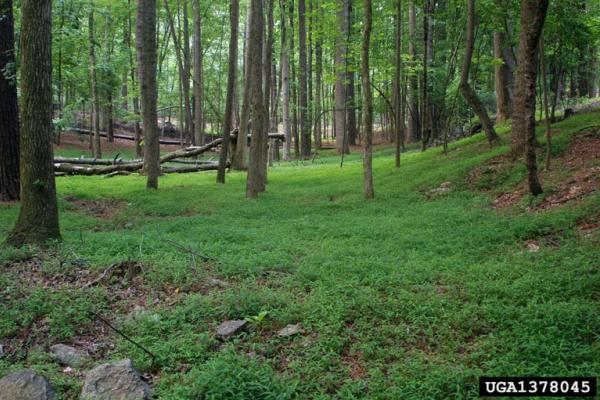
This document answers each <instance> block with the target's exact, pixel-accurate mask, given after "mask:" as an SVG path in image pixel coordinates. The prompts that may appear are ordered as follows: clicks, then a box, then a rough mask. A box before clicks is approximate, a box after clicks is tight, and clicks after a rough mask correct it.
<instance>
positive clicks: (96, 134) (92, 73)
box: [88, 0, 102, 158]
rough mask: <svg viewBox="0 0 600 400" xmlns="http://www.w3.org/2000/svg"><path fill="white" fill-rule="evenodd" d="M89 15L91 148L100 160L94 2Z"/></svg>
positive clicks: (91, 4)
mask: <svg viewBox="0 0 600 400" xmlns="http://www.w3.org/2000/svg"><path fill="white" fill-rule="evenodd" d="M90 7H91V9H90V14H89V16H88V31H89V32H88V34H89V59H90V86H91V91H92V110H93V111H92V113H93V117H92V118H93V127H94V140H93V142H92V148H93V150H94V151H93V153H94V157H95V158H102V149H101V144H100V99H99V96H98V78H97V76H96V39H95V38H94V36H95V35H94V0H92V1H91V3H90Z"/></svg>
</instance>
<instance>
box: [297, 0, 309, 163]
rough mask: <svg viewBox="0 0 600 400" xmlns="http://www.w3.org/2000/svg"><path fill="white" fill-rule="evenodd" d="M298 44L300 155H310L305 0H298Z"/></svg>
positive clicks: (305, 156)
mask: <svg viewBox="0 0 600 400" xmlns="http://www.w3.org/2000/svg"><path fill="white" fill-rule="evenodd" d="M298 45H299V47H300V49H299V58H300V60H299V62H300V136H301V138H302V139H301V140H302V157H304V158H305V159H307V158H309V157H310V150H311V138H310V126H309V121H308V82H307V68H308V67H307V61H306V2H305V0H298Z"/></svg>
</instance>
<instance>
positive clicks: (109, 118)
mask: <svg viewBox="0 0 600 400" xmlns="http://www.w3.org/2000/svg"><path fill="white" fill-rule="evenodd" d="M104 113H105V114H106V138H107V140H108V141H109V142H110V143H113V142H114V141H115V120H114V116H113V93H112V88H110V89H109V90H108V92H107V93H106V107H105V111H104Z"/></svg>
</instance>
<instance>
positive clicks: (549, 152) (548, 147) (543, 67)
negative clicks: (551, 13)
mask: <svg viewBox="0 0 600 400" xmlns="http://www.w3.org/2000/svg"><path fill="white" fill-rule="evenodd" d="M539 46H540V72H541V73H542V90H543V92H544V93H543V95H544V114H545V117H546V118H545V124H546V166H545V168H546V171H547V170H549V169H550V159H551V157H552V127H551V126H550V110H549V106H548V80H547V78H546V57H545V56H544V37H543V35H540V44H539Z"/></svg>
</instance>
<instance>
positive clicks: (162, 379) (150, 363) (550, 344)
mask: <svg viewBox="0 0 600 400" xmlns="http://www.w3.org/2000/svg"><path fill="white" fill-rule="evenodd" d="M552 129H553V132H554V138H553V139H554V141H553V148H552V151H553V153H552V155H553V159H552V163H551V166H550V170H549V171H540V179H541V181H542V183H543V185H544V187H545V188H546V190H545V193H544V195H542V196H538V197H533V196H531V195H529V194H528V191H527V189H526V169H525V166H524V165H523V164H522V163H519V162H511V161H510V160H509V159H508V157H507V156H506V155H507V152H508V137H509V134H510V132H509V128H508V126H499V127H497V130H498V132H499V134H500V136H501V141H502V144H501V145H500V146H494V147H490V146H489V145H488V144H487V143H486V141H485V137H484V135H483V134H477V135H475V136H473V137H470V138H466V139H462V140H459V141H457V142H454V143H451V144H450V145H449V149H448V153H447V154H443V150H442V149H441V148H434V149H431V150H429V151H427V152H423V153H420V152H416V151H408V152H405V153H403V155H402V166H401V168H400V169H396V168H395V167H394V165H393V159H392V157H390V155H392V154H393V152H394V149H393V148H391V147H386V146H381V147H378V149H377V151H376V152H375V154H374V176H375V182H376V188H377V198H376V199H375V200H373V201H370V202H364V201H363V199H362V196H361V194H360V192H359V190H357V188H359V187H360V186H361V180H362V165H361V156H360V154H359V153H357V152H353V153H352V154H350V155H348V156H347V157H346V160H345V163H344V166H343V168H340V166H339V156H337V155H335V154H334V152H333V151H327V150H326V151H322V152H320V153H319V154H318V156H317V157H315V159H314V160H312V161H311V160H308V161H305V162H298V163H275V165H274V166H273V167H272V169H270V170H269V190H268V191H267V192H266V193H265V194H264V195H263V196H262V197H261V199H260V201H250V202H249V201H248V200H246V199H245V198H244V196H243V190H242V187H243V186H244V185H245V174H243V173H241V172H230V173H229V174H228V181H229V184H228V185H225V186H215V185H214V176H215V174H214V173H213V172H203V173H194V174H184V175H177V176H173V175H166V176H163V177H161V190H160V191H155V192H148V191H146V190H145V189H144V185H143V181H144V179H145V178H144V177H143V176H139V175H137V174H132V175H130V176H118V177H113V178H111V179H105V178H102V177H81V176H72V177H59V178H57V187H58V201H59V209H60V223H61V229H62V235H63V238H64V240H63V241H62V242H61V243H56V244H53V245H51V246H50V248H48V249H46V250H40V249H39V248H35V247H24V248H21V249H14V248H1V249H0V265H1V272H2V273H1V274H0V304H2V311H0V338H2V339H0V376H1V375H5V374H6V373H7V372H10V371H13V370H20V369H23V368H24V367H27V368H32V369H34V370H37V371H39V372H41V373H43V374H44V375H45V376H47V377H48V378H49V380H50V382H51V384H52V386H53V387H54V388H55V390H56V391H57V392H58V394H59V398H63V399H76V398H78V397H79V394H80V392H81V386H82V382H83V378H84V376H85V373H86V371H87V370H88V369H90V368H91V367H93V366H94V365H97V364H101V363H105V362H108V361H111V360H121V359H132V360H133V364H134V365H135V366H136V368H138V369H139V370H140V371H141V373H142V376H143V379H144V380H145V381H146V382H147V383H148V384H150V386H151V387H152V389H153V391H154V395H155V397H157V398H161V399H198V398H238V399H242V398H244V399H287V398H306V399H316V398H319V399H327V398H331V399H334V398H338V399H339V398H344V399H351V398H374V399H399V398H402V399H423V398H433V399H447V398H464V399H467V398H476V397H477V390H478V389H477V377H478V376H482V375H486V376H566V375H569V376H571V375H582V376H598V375H600V361H599V360H600V347H599V346H598V332H600V316H599V314H598V309H599V307H600V298H599V296H598V294H599V293H600V276H599V273H600V272H599V266H600V265H599V264H598V257H597V255H598V248H599V245H600V234H599V232H600V194H599V192H598V187H599V184H600V179H599V177H600V111H598V110H597V109H596V110H593V111H590V112H586V113H581V114H578V115H576V116H574V117H572V118H569V119H566V120H564V121H561V122H559V123H557V124H554V125H553V126H552ZM538 140H539V142H540V143H541V146H543V144H544V140H545V139H544V136H543V128H542V127H540V128H538ZM78 151H79V149H77V148H76V146H69V140H67V139H66V138H65V141H64V142H63V145H62V146H61V148H58V149H57V155H62V156H76V155H79V154H80V153H78ZM131 151H132V150H131V148H127V147H120V146H119V142H116V143H115V145H114V149H109V148H107V149H106V154H108V155H107V156H111V157H114V156H116V153H120V154H121V155H127V154H128V152H131ZM541 153H543V152H541ZM213 156H214V155H213ZM204 157H207V158H210V157H211V155H205V156H204ZM540 158H541V159H542V160H543V154H542V155H541V156H540ZM540 165H543V163H540ZM199 198H202V201H198V199H199ZM17 213H18V206H17V205H16V204H14V203H3V204H1V205H0V240H2V239H3V238H4V236H5V235H6V234H8V233H9V231H8V229H9V227H10V226H11V225H12V222H13V221H14V219H15V218H16V216H17ZM228 320H239V321H242V320H245V321H246V324H245V326H244V327H243V329H241V330H240V331H239V332H235V333H234V334H233V335H231V336H227V337H219V335H218V334H217V329H218V327H219V325H220V324H221V323H222V322H224V321H228ZM103 321H106V322H108V323H110V324H111V325H112V326H114V327H116V328H117V329H118V330H119V331H120V332H121V334H119V333H117V332H115V331H114V330H113V329H112V328H110V327H109V326H108V325H107V324H106V323H105V322H103ZM286 327H287V328H288V329H287V330H286V331H281V330H282V329H283V328H286ZM125 336H126V337H127V338H129V339H131V340H133V341H134V342H135V343H137V344H139V345H140V346H141V347H138V346H137V345H135V344H133V343H132V342H130V341H128V340H127V339H126V338H125ZM56 344H65V345H69V346H72V347H74V348H75V349H77V350H78V351H79V352H81V354H84V355H85V357H84V361H83V362H82V363H81V364H79V365H77V366H67V365H65V364H64V363H61V362H59V361H57V360H56V359H55V358H54V357H53V356H52V351H51V350H50V348H51V347H52V346H53V345H56ZM142 347H143V349H145V350H143V349H142ZM146 351H147V352H146ZM150 354H152V355H153V356H154V358H153V357H152V356H150ZM232 388H235V392H232ZM234 393H235V394H234Z"/></svg>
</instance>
